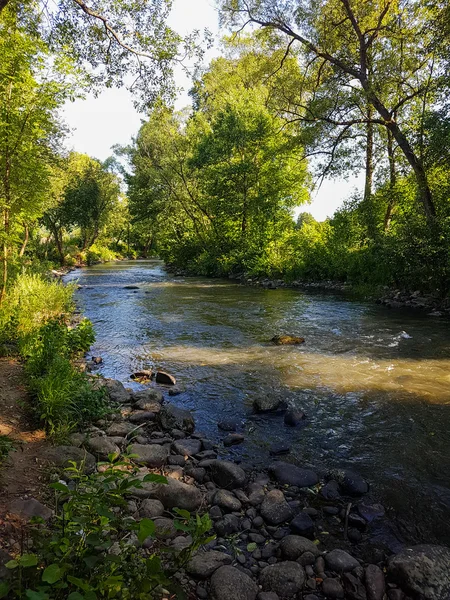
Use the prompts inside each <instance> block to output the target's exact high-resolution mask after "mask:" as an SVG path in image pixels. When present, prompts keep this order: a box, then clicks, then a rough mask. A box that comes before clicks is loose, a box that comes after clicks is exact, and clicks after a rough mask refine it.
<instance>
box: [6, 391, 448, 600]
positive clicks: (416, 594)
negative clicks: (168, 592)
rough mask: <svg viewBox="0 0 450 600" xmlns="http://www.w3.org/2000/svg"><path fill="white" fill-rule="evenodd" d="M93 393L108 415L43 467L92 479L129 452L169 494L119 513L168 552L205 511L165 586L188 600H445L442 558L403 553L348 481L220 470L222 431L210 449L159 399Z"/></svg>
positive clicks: (284, 471) (150, 491)
mask: <svg viewBox="0 0 450 600" xmlns="http://www.w3.org/2000/svg"><path fill="white" fill-rule="evenodd" d="M97 384H98V385H104V386H105V387H106V390H107V391H108V394H109V396H110V399H111V401H112V402H114V403H115V404H116V405H117V406H118V407H119V410H118V411H117V413H115V414H114V415H112V416H111V419H110V420H107V421H103V422H100V423H98V424H97V426H95V427H92V428H90V429H89V431H86V432H81V433H76V434H73V435H72V436H71V440H70V444H71V445H67V446H60V447H56V448H49V449H48V450H47V451H46V455H45V456H44V457H43V458H44V460H47V461H48V462H49V463H52V464H56V465H57V466H59V467H64V466H65V465H66V464H67V461H69V460H78V461H79V460H81V459H82V458H83V457H85V460H86V466H87V467H88V468H89V469H91V470H95V469H96V468H97V463H98V461H102V460H105V459H106V458H107V456H108V454H110V453H114V452H127V451H128V453H132V454H133V455H134V456H135V458H133V460H134V462H135V463H136V464H137V465H138V467H139V475H138V476H139V477H141V478H143V477H144V476H145V475H146V474H148V473H151V472H157V473H160V474H163V475H164V476H165V477H166V478H167V482H168V483H167V484H160V483H143V485H142V488H139V489H136V490H135V492H133V493H132V494H131V495H130V497H129V501H128V506H127V511H128V513H129V514H130V515H131V516H132V517H133V518H135V519H140V518H144V517H146V518H151V519H153V520H154V522H155V525H156V539H157V540H158V543H160V542H161V541H162V542H164V543H165V544H167V546H168V547H169V548H171V549H172V550H173V551H174V552H177V551H179V550H181V549H183V548H185V547H186V546H187V545H189V543H190V539H189V535H187V534H183V532H180V531H179V530H177V529H176V528H175V526H174V523H173V520H174V518H175V513H174V508H176V507H177V508H180V509H185V510H187V511H191V512H193V511H198V512H199V513H205V512H208V513H209V515H210V517H211V520H212V533H213V534H214V535H215V536H216V537H215V539H214V540H213V541H211V542H210V543H208V544H207V545H206V546H205V547H202V548H201V549H200V550H199V551H198V552H197V554H196V555H195V556H194V557H193V558H192V559H191V560H190V562H189V563H188V564H187V565H185V567H184V568H183V569H181V570H180V571H179V572H178V573H177V575H176V576H177V578H178V579H179V582H180V583H181V585H182V587H183V588H184V590H185V591H186V594H187V597H188V598H192V599H194V598H199V599H210V600H231V599H233V600H256V599H258V600H277V599H291V598H292V599H293V598H295V599H298V600H301V599H303V600H319V599H323V598H331V599H332V598H349V599H351V600H383V599H385V598H388V599H389V600H408V599H409V598H423V599H425V600H448V599H449V598H450V570H449V565H450V549H448V548H446V547H443V546H433V545H422V546H414V547H411V546H409V547H408V546H406V545H404V544H403V543H402V540H401V536H400V535H399V534H398V530H397V527H396V524H395V522H392V521H391V520H390V519H389V517H388V515H387V514H386V511H385V508H384V507H383V506H382V505H380V504H379V503H377V502H375V501H374V500H373V497H372V494H371V490H370V489H369V485H368V483H367V482H366V481H364V480H363V479H362V478H361V477H360V476H359V475H358V474H357V473H352V472H350V471H346V470H339V469H337V470H332V471H329V472H325V473H324V472H319V471H317V472H316V471H314V470H311V469H305V468H301V467H298V466H295V465H292V464H290V463H287V462H284V461H280V460H277V459H274V461H273V463H272V464H269V465H268V466H267V470H265V471H261V470H257V469H255V468H254V467H253V466H252V465H251V464H243V463H241V464H236V463H235V462H233V461H230V460H227V459H226V458H227V451H228V450H227V445H230V444H229V442H230V440H232V439H233V436H239V434H236V433H235V432H233V428H234V427H233V423H228V424H227V423H226V422H224V423H221V424H220V427H221V429H222V430H224V436H225V437H224V439H223V441H222V443H219V444H215V443H214V442H212V441H211V440H209V439H207V438H206V437H205V436H204V435H202V434H201V433H200V432H197V431H196V428H195V421H194V418H193V416H192V414H191V413H190V412H189V411H187V410H185V409H183V408H180V407H177V406H176V405H175V404H173V403H172V402H169V401H167V399H166V398H165V397H164V394H163V393H162V392H161V391H160V389H157V388H155V387H151V388H147V389H144V390H142V391H138V392H132V391H130V390H127V389H125V388H124V386H123V385H122V384H121V383H120V382H119V381H115V380H102V379H98V380H97ZM163 389H164V388H163ZM165 389H166V390H167V391H169V389H171V390H173V388H169V387H167V388H165ZM172 393H173V391H172ZM230 436H231V438H230ZM227 440H228V441H227ZM239 441H242V439H238V438H234V442H233V443H238V442H239ZM85 452H87V454H85ZM99 468H101V466H100V467H99ZM19 504H20V506H18V505H17V503H16V507H15V509H14V507H12V511H10V512H13V513H14V510H16V512H17V511H19V512H21V514H27V511H28V513H29V512H30V510H31V511H32V512H33V514H36V512H37V513H38V514H42V516H43V517H44V518H49V513H50V511H49V510H48V509H47V507H44V506H42V505H41V507H39V506H37V505H36V501H35V500H33V499H32V498H27V499H24V500H23V502H22V503H19ZM38 504H39V503H38ZM31 505H33V506H31ZM155 543H156V542H155ZM145 546H146V547H145V548H144V549H143V550H142V551H143V552H148V553H151V552H152V547H153V542H151V543H150V544H146V545H145Z"/></svg>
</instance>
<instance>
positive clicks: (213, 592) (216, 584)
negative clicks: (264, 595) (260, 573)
mask: <svg viewBox="0 0 450 600" xmlns="http://www.w3.org/2000/svg"><path fill="white" fill-rule="evenodd" d="M257 593H258V587H257V585H256V583H255V582H254V581H253V580H252V579H251V578H250V577H249V576H248V575H246V574H245V573H243V572H242V571H240V570H239V569H236V568H235V567H231V566H224V567H220V568H219V569H217V571H215V573H214V574H213V576H212V577H211V586H210V597H211V600H231V599H233V600H255V599H256V594H257Z"/></svg>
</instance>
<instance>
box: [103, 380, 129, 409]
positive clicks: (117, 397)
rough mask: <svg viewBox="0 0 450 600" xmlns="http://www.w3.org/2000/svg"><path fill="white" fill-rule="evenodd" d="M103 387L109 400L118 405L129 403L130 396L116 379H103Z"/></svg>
mask: <svg viewBox="0 0 450 600" xmlns="http://www.w3.org/2000/svg"><path fill="white" fill-rule="evenodd" d="M104 387H105V388H106V390H107V392H108V395H109V398H110V399H111V400H112V401H113V402H117V403H118V404H127V403H128V402H129V401H130V398H131V394H130V392H129V391H128V390H126V389H125V386H124V385H123V383H121V382H120V381H117V379H105V382H104Z"/></svg>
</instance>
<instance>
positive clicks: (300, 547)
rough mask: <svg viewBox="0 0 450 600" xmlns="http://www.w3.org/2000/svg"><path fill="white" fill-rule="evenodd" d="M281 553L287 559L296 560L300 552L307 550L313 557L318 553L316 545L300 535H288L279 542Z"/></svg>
mask: <svg viewBox="0 0 450 600" xmlns="http://www.w3.org/2000/svg"><path fill="white" fill-rule="evenodd" d="M280 550H281V554H282V555H283V557H284V558H286V559H287V560H297V559H298V558H299V557H300V556H301V555H302V554H304V553H305V552H308V553H310V554H313V555H314V556H315V557H317V556H319V555H320V551H319V549H318V548H317V545H316V544H314V542H312V541H311V540H308V539H307V538H305V537H302V536H300V535H288V536H286V537H285V538H284V539H283V540H282V541H281V544H280Z"/></svg>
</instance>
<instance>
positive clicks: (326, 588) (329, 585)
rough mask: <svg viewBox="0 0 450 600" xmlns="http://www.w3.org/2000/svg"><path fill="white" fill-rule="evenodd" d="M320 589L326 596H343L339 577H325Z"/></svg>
mask: <svg viewBox="0 0 450 600" xmlns="http://www.w3.org/2000/svg"><path fill="white" fill-rule="evenodd" d="M322 591H323V593H324V594H325V596H326V597H327V598H344V588H343V587H342V585H341V584H340V582H339V579H333V578H332V577H327V578H326V579H324V580H323V582H322Z"/></svg>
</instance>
